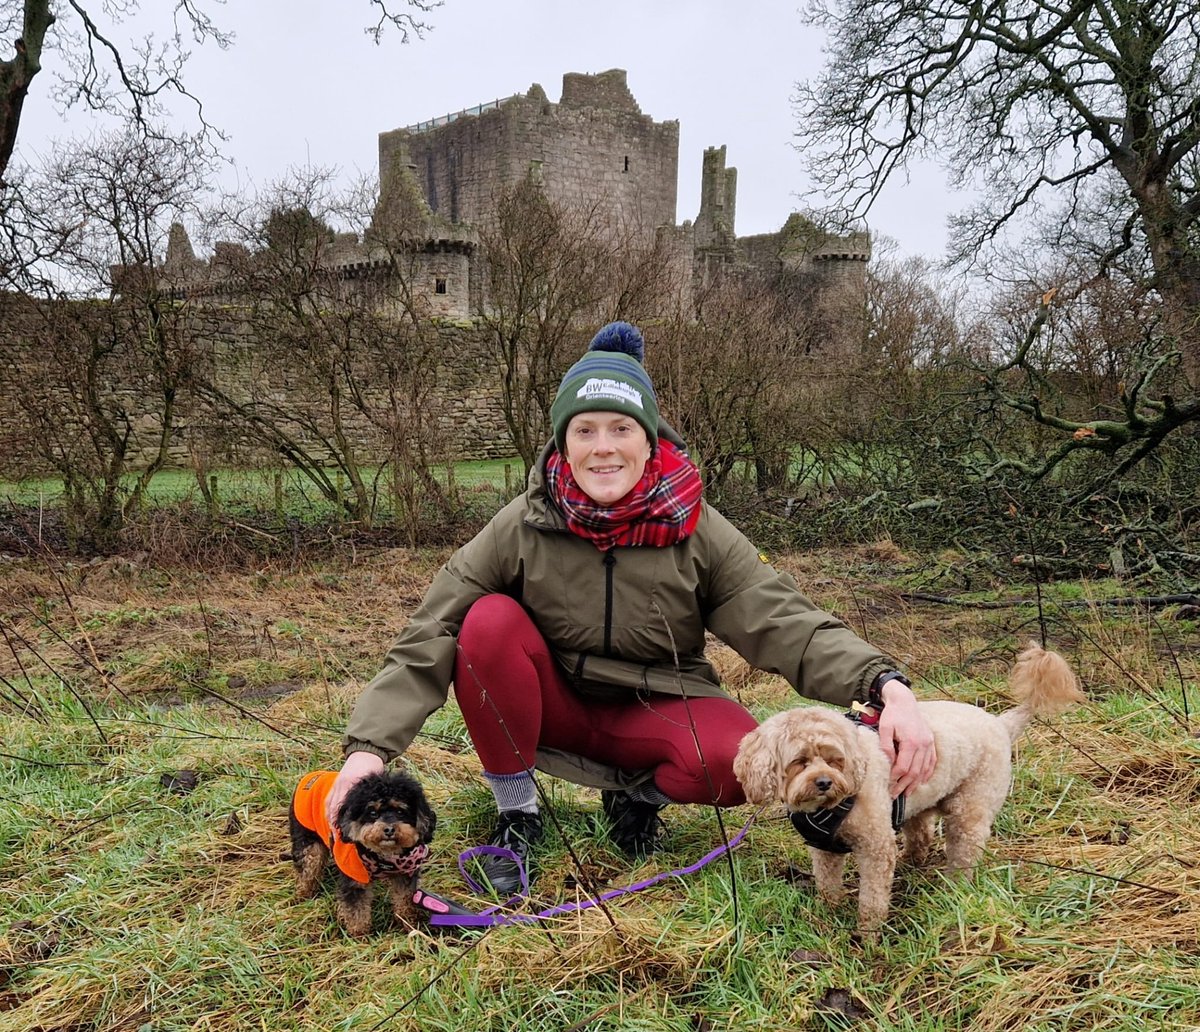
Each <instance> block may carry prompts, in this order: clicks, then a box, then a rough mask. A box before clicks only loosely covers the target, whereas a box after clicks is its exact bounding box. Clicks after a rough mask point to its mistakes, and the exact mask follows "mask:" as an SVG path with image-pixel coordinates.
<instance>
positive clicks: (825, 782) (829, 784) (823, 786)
mask: <svg viewBox="0 0 1200 1032" xmlns="http://www.w3.org/2000/svg"><path fill="white" fill-rule="evenodd" d="M813 784H814V785H816V786H817V788H818V789H819V790H820V791H822V792H828V791H829V790H830V789H831V788H833V779H832V778H817V780H816V781H814V782H813Z"/></svg>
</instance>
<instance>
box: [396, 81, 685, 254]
mask: <svg viewBox="0 0 1200 1032" xmlns="http://www.w3.org/2000/svg"><path fill="white" fill-rule="evenodd" d="M404 152H407V163H408V164H409V165H410V166H412V168H413V170H414V174H415V175H416V177H417V180H418V182H419V183H420V184H421V188H422V190H423V191H424V194H425V199H426V200H427V201H428V203H429V206H430V208H432V209H433V211H435V212H436V213H438V214H439V215H441V216H443V217H445V218H448V219H450V220H451V221H452V222H467V223H472V224H475V225H478V226H480V227H486V226H488V225H489V224H490V222H491V221H492V218H493V213H494V211H495V208H496V205H495V198H496V196H497V195H498V194H499V193H500V192H501V191H503V190H507V189H511V188H512V187H513V186H515V185H516V184H517V183H518V182H520V181H521V179H522V178H523V177H525V176H526V175H528V174H529V173H530V172H531V171H532V172H533V173H534V175H535V176H537V177H540V179H541V182H542V184H543V186H544V188H545V191H546V195H547V196H548V197H549V198H550V199H551V200H552V201H554V202H556V203H560V204H564V205H569V206H578V205H588V204H592V203H594V202H596V201H600V202H602V203H603V204H604V205H605V207H606V208H607V209H608V213H609V218H610V221H611V222H612V223H613V225H614V226H616V225H633V226H635V227H637V228H638V229H640V231H641V232H642V233H643V234H644V238H645V239H652V238H653V234H654V231H655V229H657V227H659V226H662V225H674V224H675V208H676V196H677V192H678V187H677V183H678V175H679V123H678V122H675V121H668V122H655V121H654V119H653V118H651V117H649V116H647V115H644V114H642V112H641V110H640V109H639V108H638V105H637V103H636V101H635V100H634V98H633V95H632V94H631V93H630V91H629V88H628V85H627V84H626V79H625V72H624V71H622V70H620V69H613V70H611V71H608V72H603V73H601V74H599V75H580V74H576V73H568V74H567V75H564V76H563V94H562V99H561V101H560V102H559V103H557V104H552V103H550V102H549V101H548V100H547V99H546V94H545V91H544V90H543V89H542V88H541V87H540V86H537V85H535V86H533V87H532V88H531V89H530V90H529V92H528V93H527V94H525V95H523V96H517V97H512V98H509V99H507V100H505V101H502V102H499V106H496V107H492V108H490V109H489V110H485V111H483V112H482V113H480V114H464V115H461V116H459V117H457V118H455V119H454V120H453V121H450V122H448V123H446V124H443V125H438V126H435V127H432V128H429V129H424V130H422V131H419V132H409V131H407V130H404V129H397V130H393V131H392V132H387V133H382V134H380V137H379V167H380V174H381V176H384V175H386V171H385V170H388V169H390V168H392V166H393V163H394V162H395V161H396V159H397V155H399V154H402V153H404Z"/></svg>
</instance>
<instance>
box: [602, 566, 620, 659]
mask: <svg viewBox="0 0 1200 1032" xmlns="http://www.w3.org/2000/svg"><path fill="white" fill-rule="evenodd" d="M616 565H617V557H616V556H615V555H613V550H612V549H611V548H610V549H609V550H608V551H607V552H605V553H604V654H605V655H606V656H611V655H612V615H613V567H614V566H616Z"/></svg>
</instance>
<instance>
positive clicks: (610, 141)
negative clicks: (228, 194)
mask: <svg viewBox="0 0 1200 1032" xmlns="http://www.w3.org/2000/svg"><path fill="white" fill-rule="evenodd" d="M725 162H726V154H725V147H724V146H721V147H710V148H708V149H707V150H706V151H705V152H704V158H703V167H702V170H701V177H702V181H701V195H700V211H699V212H698V213H697V215H696V218H695V219H694V220H690V221H685V222H683V223H682V224H677V223H676V200H677V192H678V173H679V123H678V122H677V121H664V122H656V121H655V120H654V119H653V118H651V117H650V116H649V115H646V114H644V113H643V112H642V110H641V108H640V107H639V106H638V103H637V101H636V100H635V99H634V96H633V94H632V93H631V92H630V90H629V86H628V84H627V82H626V73H625V71H624V70H623V69H612V70H610V71H606V72H601V73H599V74H595V75H585V74H581V73H578V72H568V73H566V74H565V75H564V76H563V85H562V96H561V98H560V100H559V101H558V103H552V102H551V101H550V100H549V99H548V98H547V96H546V92H545V90H544V89H543V88H542V87H541V86H540V85H537V84H534V85H533V86H531V87H530V89H529V91H528V92H527V93H524V94H514V95H513V96H510V97H506V98H504V99H498V100H494V101H490V102H488V103H484V104H480V105H478V106H477V107H474V108H471V109H468V110H464V111H459V112H457V113H454V114H448V115H444V116H441V117H438V118H433V119H430V120H429V121H426V122H419V123H417V124H414V125H409V126H406V127H404V128H401V129H393V130H391V131H388V132H383V133H381V134H380V136H379V182H380V196H379V203H378V206H377V208H376V212H375V224H374V226H373V227H372V230H373V231H374V233H375V235H376V236H377V237H382V236H384V235H386V232H387V229H388V221H389V218H390V217H391V214H390V213H392V212H394V211H397V210H404V211H411V210H412V209H413V207H414V206H416V207H417V208H418V209H419V211H420V218H421V223H422V229H421V232H420V233H418V234H416V235H415V236H413V237H411V238H410V243H409V244H408V247H409V249H410V250H411V252H412V255H411V257H412V267H413V270H414V271H413V273H412V279H413V286H414V288H415V289H416V291H417V292H419V293H420V294H421V295H422V297H423V300H424V301H425V303H426V310H427V311H428V312H429V313H430V314H431V315H433V316H441V317H447V318H457V319H464V318H470V317H471V316H472V315H475V314H478V313H479V311H480V310H481V306H482V305H483V304H484V290H483V286H482V278H483V275H482V269H481V262H480V260H479V253H478V252H479V232H478V231H479V230H481V229H485V228H486V227H487V226H489V225H490V224H491V221H492V220H493V218H494V213H495V209H496V198H497V196H498V195H499V194H500V193H501V192H502V191H505V190H509V189H511V188H513V187H514V186H516V185H517V184H518V183H520V182H521V181H522V180H523V179H525V178H527V177H532V178H533V179H534V181H535V182H537V183H538V184H540V186H541V188H542V189H543V190H544V192H545V195H546V196H547V198H548V199H549V200H550V201H552V202H555V203H557V204H560V205H563V206H567V207H569V206H573V205H583V204H587V205H593V206H595V205H598V206H599V207H600V209H601V211H602V213H603V216H604V217H605V219H606V220H607V222H608V224H610V225H612V226H613V227H618V226H619V227H621V228H622V230H623V231H624V232H626V233H632V236H633V238H634V239H638V240H640V241H641V242H643V243H648V242H652V241H657V243H658V244H659V246H660V247H661V248H662V249H663V253H664V254H665V255H666V256H667V260H668V261H669V262H670V263H671V264H672V266H673V267H674V268H675V269H677V270H680V271H681V275H680V276H678V277H677V279H678V280H679V282H680V284H681V288H680V289H681V291H682V293H683V294H684V298H683V300H685V301H686V300H688V299H690V298H691V297H692V296H694V293H695V291H696V290H697V289H700V288H702V287H703V286H704V285H706V284H708V283H710V282H712V280H713V279H714V277H716V276H718V275H729V274H733V275H756V276H761V277H766V278H776V277H780V276H782V277H785V278H787V279H789V280H791V281H793V282H800V283H802V284H807V285H809V286H811V287H813V288H815V289H816V290H817V291H819V292H820V293H821V294H822V295H823V296H824V297H825V298H826V299H827V300H828V299H831V298H832V299H835V300H836V299H841V302H842V303H844V302H846V301H849V302H850V303H856V302H857V300H858V299H860V298H861V296H862V291H863V282H864V276H865V270H866V262H867V261H868V259H869V258H870V240H869V237H868V235H867V234H866V233H855V234H852V235H850V236H836V235H830V234H827V233H824V232H822V231H821V230H820V229H819V228H818V227H817V226H815V225H814V224H813V223H811V222H810V221H808V220H807V219H806V218H804V217H803V216H802V215H799V214H793V215H791V216H790V217H789V218H788V219H787V221H786V222H785V224H784V226H783V227H782V228H781V229H780V230H778V231H777V232H774V233H765V234H759V235H756V236H746V237H739V236H738V235H737V232H736V227H735V216H736V209H737V170H736V169H734V168H728V167H727V166H726V163H725ZM371 236H372V233H371V232H368V233H367V234H366V237H365V238H364V239H359V238H358V237H356V236H354V235H353V234H344V235H341V236H339V237H337V238H336V240H335V242H334V246H333V247H332V248H331V249H330V252H329V255H328V259H327V260H328V262H329V264H330V265H332V266H333V267H334V268H336V269H338V270H341V271H342V272H343V273H344V274H345V275H348V276H352V275H357V274H360V273H361V272H362V271H363V270H365V269H369V268H371V267H373V266H379V265H383V264H386V263H387V261H388V260H389V257H388V256H387V255H386V254H385V253H384V251H383V250H382V249H381V248H379V247H378V246H373V244H372V241H371ZM232 246H234V245H228V244H225V245H222V244H218V245H217V248H216V252H215V254H214V257H213V260H212V262H211V263H207V264H208V266H209V267H208V268H207V269H205V268H204V265H205V263H201V262H198V261H197V260H196V259H195V258H194V256H193V252H192V248H191V244H190V242H189V241H188V240H187V237H186V234H184V233H183V231H182V229H181V228H177V229H176V231H175V232H174V233H173V235H172V240H171V246H170V249H169V251H168V255H167V262H166V268H167V269H168V270H171V269H175V270H179V269H180V266H181V265H183V264H185V263H186V264H187V266H188V269H189V270H191V271H192V274H191V275H187V276H186V279H189V280H192V281H193V282H196V283H197V285H198V281H204V280H207V281H208V282H209V283H215V282H216V281H219V280H220V278H221V276H220V271H219V268H218V267H219V266H220V265H221V264H222V256H223V254H224V253H225V252H226V251H227V250H228V249H229V248H230V247H232Z"/></svg>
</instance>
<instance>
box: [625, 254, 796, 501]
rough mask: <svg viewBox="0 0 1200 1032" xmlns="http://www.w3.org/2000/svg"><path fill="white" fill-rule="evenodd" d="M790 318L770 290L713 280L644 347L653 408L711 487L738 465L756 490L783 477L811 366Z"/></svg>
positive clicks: (789, 312)
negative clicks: (665, 416) (655, 400)
mask: <svg viewBox="0 0 1200 1032" xmlns="http://www.w3.org/2000/svg"><path fill="white" fill-rule="evenodd" d="M795 314H796V313H795V312H794V311H793V310H792V309H791V307H790V306H789V305H788V304H786V302H785V299H784V298H783V297H782V296H781V295H780V293H779V292H777V291H776V290H774V289H773V288H772V287H771V286H770V285H767V284H763V283H758V282H753V281H745V280H739V279H736V278H720V279H718V280H717V281H715V282H714V283H713V284H712V285H710V286H709V288H708V289H707V290H705V291H704V292H703V293H702V295H701V296H700V298H699V299H698V302H697V306H696V311H695V313H694V314H693V313H689V312H681V313H679V314H678V315H677V316H676V318H674V319H672V320H671V321H669V322H668V323H666V324H665V325H663V326H662V328H661V329H660V331H659V337H658V339H657V340H656V341H655V344H654V347H653V348H648V349H647V361H648V363H649V364H650V367H651V370H652V371H653V372H654V374H655V383H656V384H658V391H659V405H660V408H661V409H662V410H663V411H664V412H667V413H670V418H671V419H672V420H673V422H674V423H675V425H676V426H677V427H678V429H679V430H680V432H681V433H682V434H683V437H684V439H685V440H686V441H687V442H688V447H689V449H690V451H691V453H692V455H693V457H694V458H695V459H696V461H697V463H698V464H699V465H700V467H701V469H702V470H703V472H704V476H705V480H706V482H707V483H708V484H709V485H710V486H711V487H712V488H713V489H714V490H718V491H719V490H720V489H721V488H722V487H723V486H724V485H725V484H726V482H727V481H728V480H729V477H730V475H731V474H732V473H733V472H734V471H735V469H736V468H737V466H738V464H739V463H740V462H749V463H750V464H751V466H752V467H753V469H754V471H755V483H756V485H757V486H758V487H759V488H760V489H761V490H767V489H770V488H773V487H778V486H781V484H782V483H783V482H784V481H786V479H787V477H788V475H789V466H790V457H791V452H792V449H793V448H794V447H795V445H796V442H797V441H798V440H800V439H801V438H802V436H803V434H802V433H801V417H802V414H803V413H804V411H805V408H804V405H805V403H804V397H805V396H806V394H807V390H806V388H805V383H806V381H811V378H810V377H808V376H807V373H806V370H807V369H808V368H809V366H810V365H812V364H813V363H812V360H811V359H810V358H809V355H808V351H809V349H808V342H807V340H806V334H805V327H804V324H803V321H802V320H801V321H797V319H796V317H795Z"/></svg>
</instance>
